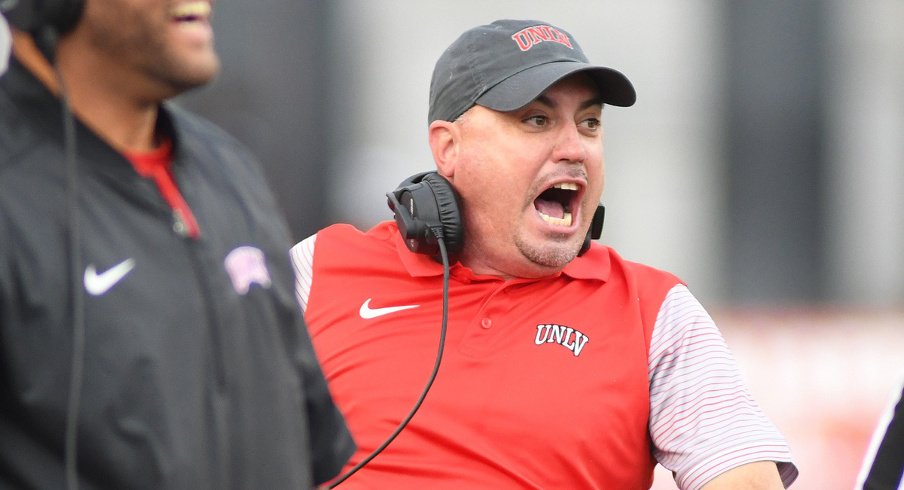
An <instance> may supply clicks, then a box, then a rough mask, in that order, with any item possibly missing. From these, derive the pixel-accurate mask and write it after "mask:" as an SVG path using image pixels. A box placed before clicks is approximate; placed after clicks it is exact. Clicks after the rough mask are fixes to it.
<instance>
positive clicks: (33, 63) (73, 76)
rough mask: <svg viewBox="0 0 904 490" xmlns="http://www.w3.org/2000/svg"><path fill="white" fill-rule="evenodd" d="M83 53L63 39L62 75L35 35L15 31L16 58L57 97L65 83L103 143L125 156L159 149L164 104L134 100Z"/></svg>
mask: <svg viewBox="0 0 904 490" xmlns="http://www.w3.org/2000/svg"><path fill="white" fill-rule="evenodd" d="M78 51H79V50H78V49H77V48H75V47H74V46H69V45H68V44H67V39H66V38H64V39H61V40H60V43H59V45H58V47H57V56H56V58H57V65H56V66H57V69H58V70H59V77H57V75H56V74H55V71H54V67H53V66H51V65H50V62H48V61H47V58H45V57H44V55H43V54H42V53H41V51H40V50H39V49H38V48H37V46H36V45H35V43H34V41H33V40H32V38H31V36H29V35H28V34H25V33H22V32H18V31H14V32H13V55H14V56H15V57H16V59H17V60H19V62H20V63H22V65H23V66H25V67H26V68H27V69H28V70H29V71H30V72H31V73H32V74H33V75H34V76H35V77H36V78H37V79H38V80H39V81H40V82H41V83H42V84H43V85H44V86H45V87H47V89H48V90H50V91H51V92H52V93H53V94H54V95H56V96H57V97H59V96H60V94H61V91H60V80H62V83H64V84H65V88H66V93H67V96H68V99H69V105H70V107H71V109H72V112H73V113H74V114H75V115H76V116H77V117H78V118H79V120H81V121H82V122H83V123H84V124H85V125H86V126H88V127H89V128H91V129H92V130H93V131H94V132H95V133H97V135H98V136H100V138H101V139H103V140H104V141H106V142H107V143H108V144H109V145H110V146H112V147H113V148H114V149H116V150H117V151H120V152H123V151H146V150H149V149H152V148H154V146H155V134H154V128H155V125H156V122H157V113H158V110H159V101H148V100H143V99H140V98H137V97H133V96H132V95H131V94H130V93H129V92H128V91H127V90H123V87H121V86H117V84H116V83H114V81H113V80H111V79H109V78H105V77H104V76H98V73H103V71H102V70H99V69H97V68H96V67H95V66H94V65H93V64H92V63H91V59H92V56H91V54H87V55H86V54H85V53H81V52H78Z"/></svg>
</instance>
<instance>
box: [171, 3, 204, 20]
mask: <svg viewBox="0 0 904 490" xmlns="http://www.w3.org/2000/svg"><path fill="white" fill-rule="evenodd" d="M171 14H172V16H173V17H207V16H208V15H210V3H209V2H187V3H181V4H179V5H177V6H176V7H175V8H173V10H172V11H171Z"/></svg>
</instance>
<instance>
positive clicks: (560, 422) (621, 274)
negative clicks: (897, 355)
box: [301, 222, 680, 489]
mask: <svg viewBox="0 0 904 490" xmlns="http://www.w3.org/2000/svg"><path fill="white" fill-rule="evenodd" d="M315 246H316V250H315V252H316V253H315V254H314V260H313V269H312V272H311V274H310V275H309V276H307V277H305V278H303V279H301V280H304V281H309V284H310V293H309V296H308V298H307V304H306V311H305V318H306V320H307V324H308V328H309V330H310V333H311V336H312V339H313V341H314V346H315V349H316V351H317V354H318V357H319V359H320V361H321V364H322V367H323V370H324V373H325V375H326V377H327V379H328V381H329V386H330V389H331V391H332V394H333V396H334V398H335V400H336V403H337V404H338V405H339V407H340V409H341V410H342V411H343V413H344V415H345V417H346V420H347V422H348V424H349V427H350V428H351V431H352V434H353V435H354V438H355V440H356V442H357V443H358V452H357V453H356V454H355V455H354V456H353V457H352V459H351V460H350V462H349V466H347V467H346V470H347V469H348V468H349V467H351V466H353V465H354V464H356V463H358V462H359V461H361V460H362V459H363V458H364V457H366V456H367V455H368V454H370V452H371V451H372V450H374V449H375V448H376V447H377V446H378V445H379V444H381V443H382V442H383V441H384V440H385V439H386V437H388V436H389V435H390V434H391V433H392V432H393V430H394V429H395V428H396V427H397V426H398V424H399V423H400V422H401V421H402V419H403V418H404V417H405V416H406V415H407V414H408V412H409V410H410V409H411V407H412V406H413V405H414V403H415V401H416V400H417V398H418V396H419V394H420V393H421V391H422V389H423V387H424V385H425V383H426V382H427V379H428V376H429V374H430V372H431V370H432V368H433V365H434V362H435V358H436V353H437V347H438V342H439V334H440V325H441V315H442V287H443V277H442V272H443V270H442V266H441V265H440V264H438V263H436V262H434V261H432V260H431V259H430V258H428V257H426V256H423V255H416V254H413V253H411V252H409V251H408V249H407V248H406V247H405V245H404V243H403V242H402V240H401V238H400V236H399V233H398V230H397V228H396V226H395V223H393V222H385V223H382V224H380V225H378V226H377V227H375V228H374V229H372V230H370V231H369V232H367V233H366V234H365V233H361V232H360V231H358V230H356V229H354V228H352V227H350V226H347V225H335V226H331V227H329V228H327V229H325V230H323V231H321V232H319V233H318V234H317V239H316V245H315ZM679 283H680V281H679V280H678V279H677V278H675V277H674V276H672V275H670V274H668V273H664V272H661V271H658V270H655V269H652V268H649V267H646V266H642V265H639V264H636V263H632V262H628V261H625V260H623V259H621V258H620V257H619V256H618V255H617V254H616V253H615V252H614V251H612V250H611V249H609V248H608V247H604V246H601V245H596V244H595V245H594V246H593V247H592V248H591V249H590V251H589V252H588V253H587V254H585V255H584V256H582V257H580V258H579V259H577V260H575V261H574V262H572V263H571V264H569V265H568V266H567V267H566V268H565V269H564V271H563V272H562V273H560V274H557V275H555V276H552V277H546V278H541V279H515V280H503V279H501V278H498V277H494V276H480V275H476V274H474V273H473V272H472V271H471V270H469V269H467V268H465V267H463V266H461V265H460V264H457V265H455V266H453V267H452V270H451V278H450V285H449V310H448V315H449V319H448V332H447V338H446V347H445V354H444V357H443V360H442V365H441V367H440V369H439V373H438V376H437V378H436V381H435V383H434V384H433V387H432V389H431V391H430V392H429V394H428V395H427V397H426V400H425V402H424V404H423V405H422V407H421V408H420V411H419V412H418V413H417V414H416V415H415V416H414V418H413V419H412V420H411V423H410V424H409V425H408V427H407V428H406V429H405V430H404V431H403V432H402V433H401V434H400V435H399V437H398V438H397V439H396V440H395V441H394V442H393V443H392V444H391V445H390V446H389V447H388V448H387V449H386V450H384V451H383V453H381V454H380V455H378V456H377V457H376V458H375V459H373V460H372V461H371V462H370V463H369V464H368V465H367V466H365V467H364V468H363V469H362V470H361V471H359V472H358V473H356V474H355V475H353V476H352V477H350V478H349V479H348V480H346V481H345V482H344V483H343V484H342V487H343V488H418V489H421V488H455V489H460V488H605V489H617V488H625V489H627V488H632V489H633V488H648V487H649V486H650V485H651V483H652V477H653V466H654V464H655V461H654V460H653V457H652V455H651V442H650V436H649V435H648V422H649V411H650V408H649V407H650V398H649V379H648V350H649V344H650V336H651V332H652V329H653V325H654V322H655V320H656V315H657V312H658V311H659V307H660V305H661V304H662V301H663V298H664V297H665V295H666V293H667V292H668V291H669V290H670V289H671V288H672V287H673V286H675V285H676V284H679Z"/></svg>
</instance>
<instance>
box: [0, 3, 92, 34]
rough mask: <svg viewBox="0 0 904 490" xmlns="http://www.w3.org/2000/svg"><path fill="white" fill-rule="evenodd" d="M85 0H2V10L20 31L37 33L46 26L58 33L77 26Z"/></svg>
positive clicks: (0, 8)
mask: <svg viewBox="0 0 904 490" xmlns="http://www.w3.org/2000/svg"><path fill="white" fill-rule="evenodd" d="M84 6H85V0H0V12H2V13H3V16H4V17H6V20H7V21H8V22H9V24H10V25H11V26H13V27H15V28H16V29H19V30H20V31H24V32H29V33H32V34H37V33H39V31H41V30H44V28H46V27H50V28H52V30H53V31H54V32H55V34H56V35H60V34H64V33H66V32H68V31H69V30H70V29H72V28H73V27H75V24H76V23H77V22H78V20H79V18H80V17H81V15H82V10H84Z"/></svg>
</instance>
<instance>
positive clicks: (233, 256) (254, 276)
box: [224, 246, 270, 295]
mask: <svg viewBox="0 0 904 490" xmlns="http://www.w3.org/2000/svg"><path fill="white" fill-rule="evenodd" d="M224 262H225V265H226V273H227V274H229V278H230V279H232V287H233V288H235V292H237V293H239V294H241V295H245V294H248V290H250V289H251V285H252V284H254V283H257V284H259V285H260V286H261V287H263V288H269V287H270V271H268V270H267V263H266V261H265V260H264V252H262V251H261V250H260V249H259V248H255V247H249V246H243V247H239V248H236V249H235V250H233V251H232V252H229V255H227V256H226V260H225V261H224Z"/></svg>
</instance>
